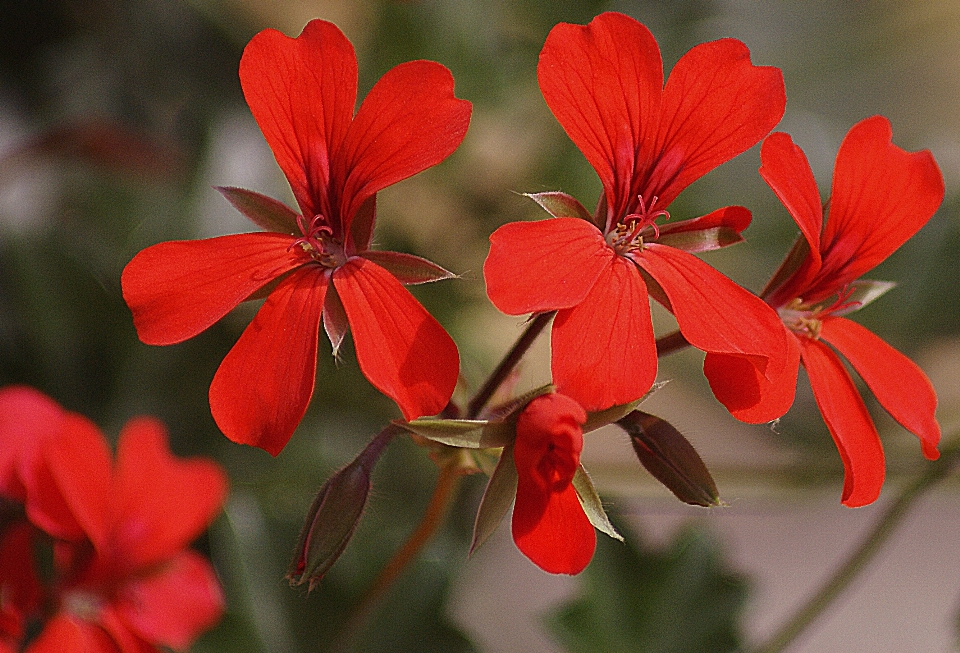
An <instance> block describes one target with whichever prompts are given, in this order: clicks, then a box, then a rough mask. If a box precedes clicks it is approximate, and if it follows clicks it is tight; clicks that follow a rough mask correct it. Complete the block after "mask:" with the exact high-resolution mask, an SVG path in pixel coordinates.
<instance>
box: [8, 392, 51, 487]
mask: <svg viewBox="0 0 960 653" xmlns="http://www.w3.org/2000/svg"><path fill="white" fill-rule="evenodd" d="M66 415H67V413H66V411H64V410H63V409H62V408H61V407H60V406H59V404H57V403H56V402H55V401H53V400H52V399H50V398H49V397H47V396H46V395H45V394H43V393H42V392H40V391H38V390H34V389H33V388H28V387H26V386H19V385H12V386H7V387H5V388H3V389H0V495H3V496H5V497H8V498H10V499H14V500H16V501H21V502H22V501H23V500H24V498H25V497H26V488H24V482H23V478H22V477H23V474H24V473H25V472H26V473H28V472H29V470H30V469H32V467H33V461H34V459H35V457H36V456H37V455H38V453H39V451H40V449H41V447H42V446H43V442H44V441H45V440H46V439H47V438H49V437H51V436H55V435H56V434H58V433H59V432H60V429H61V423H62V422H63V420H64V419H65V417H66Z"/></svg>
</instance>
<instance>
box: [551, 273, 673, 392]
mask: <svg viewBox="0 0 960 653" xmlns="http://www.w3.org/2000/svg"><path fill="white" fill-rule="evenodd" d="M551 338H552V341H551V342H552V350H553V355H552V365H551V367H552V370H553V381H554V383H555V384H556V385H557V387H558V388H559V389H560V390H561V391H562V392H563V393H564V394H567V395H569V396H570V397H573V398H574V399H576V400H577V401H578V402H579V403H580V404H581V405H582V406H583V407H584V408H585V409H586V410H589V411H596V410H603V409H605V408H609V407H610V406H616V405H620V404H626V403H629V402H631V401H633V400H634V399H639V398H640V397H642V396H643V394H644V393H645V392H646V391H647V390H649V389H650V387H651V386H652V385H653V382H654V380H655V379H656V377H657V351H656V346H655V344H654V337H653V323H652V321H651V318H650V301H649V299H648V297H647V287H646V285H645V284H644V282H643V279H642V278H641V276H640V272H639V271H638V270H637V269H636V268H635V267H634V265H633V263H632V262H630V261H627V260H625V259H623V258H621V257H619V256H616V257H614V259H613V263H612V264H611V265H609V266H607V269H606V271H605V272H604V273H603V274H602V275H601V276H600V278H599V279H597V282H596V283H595V284H594V285H593V288H592V289H591V291H590V294H589V295H587V297H586V298H585V299H584V300H583V301H582V302H581V303H580V304H578V305H577V306H575V307H573V308H571V309H566V310H561V311H560V312H558V313H557V317H556V318H555V319H554V322H553V331H552V336H551Z"/></svg>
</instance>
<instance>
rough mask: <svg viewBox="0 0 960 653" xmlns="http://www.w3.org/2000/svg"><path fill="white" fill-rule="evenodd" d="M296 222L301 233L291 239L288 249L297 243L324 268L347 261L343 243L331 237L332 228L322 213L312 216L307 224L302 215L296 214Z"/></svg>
mask: <svg viewBox="0 0 960 653" xmlns="http://www.w3.org/2000/svg"><path fill="white" fill-rule="evenodd" d="M297 224H298V225H299V226H300V232H301V233H302V234H303V235H302V236H301V237H300V238H297V239H296V240H295V241H293V244H292V245H290V247H289V248H288V251H289V250H290V249H293V248H294V247H296V246H297V245H299V246H300V248H301V249H303V251H305V252H306V253H307V254H309V255H310V256H311V258H313V260H315V261H317V262H318V263H319V264H320V265H322V266H324V267H326V268H338V267H340V266H341V265H343V264H344V263H346V262H347V255H346V254H345V253H344V251H343V244H342V243H341V242H340V241H338V240H337V239H336V238H334V237H333V229H331V228H330V227H329V226H328V225H327V224H326V219H325V218H324V217H323V216H322V215H315V216H313V220H311V221H310V225H309V226H308V225H307V223H306V220H305V219H304V217H303V216H302V215H298V216H297Z"/></svg>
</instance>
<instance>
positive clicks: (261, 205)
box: [215, 186, 300, 235]
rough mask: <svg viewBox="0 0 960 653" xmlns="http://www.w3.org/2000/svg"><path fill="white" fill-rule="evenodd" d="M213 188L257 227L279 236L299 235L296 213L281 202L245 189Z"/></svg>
mask: <svg viewBox="0 0 960 653" xmlns="http://www.w3.org/2000/svg"><path fill="white" fill-rule="evenodd" d="M215 188H216V189H217V190H218V191H220V193H221V194H222V195H223V196H224V197H226V198H227V201H228V202H230V203H231V204H233V206H234V208H236V209H237V210H238V211H240V213H242V214H244V215H245V216H247V217H248V218H250V220H252V221H253V223H254V224H256V225H257V226H258V227H260V228H262V229H266V230H267V231H275V232H277V233H281V234H290V235H296V234H299V233H300V227H299V226H298V224H297V213H296V211H294V210H293V209H291V208H290V207H289V206H287V205H286V204H284V203H283V202H278V201H277V200H275V199H273V198H272V197H267V196H266V195H261V194H260V193H255V192H254V191H252V190H247V189H245V188H232V187H229V186H216V187H215Z"/></svg>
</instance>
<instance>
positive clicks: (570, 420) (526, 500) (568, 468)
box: [513, 393, 597, 574]
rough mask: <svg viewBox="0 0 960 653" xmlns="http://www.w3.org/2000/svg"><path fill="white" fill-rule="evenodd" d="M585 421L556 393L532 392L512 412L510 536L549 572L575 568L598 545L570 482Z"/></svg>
mask: <svg viewBox="0 0 960 653" xmlns="http://www.w3.org/2000/svg"><path fill="white" fill-rule="evenodd" d="M586 421H587V414H586V412H585V411H584V410H583V407H582V406H580V404H578V403H577V402H576V401H574V400H573V399H571V398H570V397H567V396H565V395H562V394H558V393H551V394H546V395H541V396H539V397H537V398H536V399H534V400H533V401H531V402H530V403H529V404H528V405H527V407H526V408H524V409H523V412H521V413H520V415H519V417H518V418H517V439H516V441H515V442H514V449H513V460H514V463H515V465H516V467H517V500H516V503H515V504H514V508H513V540H514V542H516V544H517V547H518V548H519V549H520V550H521V551H522V552H523V554H524V555H525V556H527V557H528V558H530V560H531V561H533V563H534V564H536V565H537V566H538V567H540V568H541V569H543V570H544V571H548V572H550V573H552V574H579V573H580V572H581V571H583V570H584V568H585V567H586V566H587V565H588V564H589V563H590V559H591V558H593V551H594V549H595V548H596V545H597V534H596V532H595V531H594V528H593V525H592V524H591V523H590V519H589V518H588V517H587V515H586V513H584V511H583V508H582V507H581V505H580V499H579V498H578V496H577V491H576V490H575V489H574V487H573V484H572V482H573V477H574V474H576V472H577V469H579V467H580V451H581V450H582V449H583V425H584V423H585V422H586Z"/></svg>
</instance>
